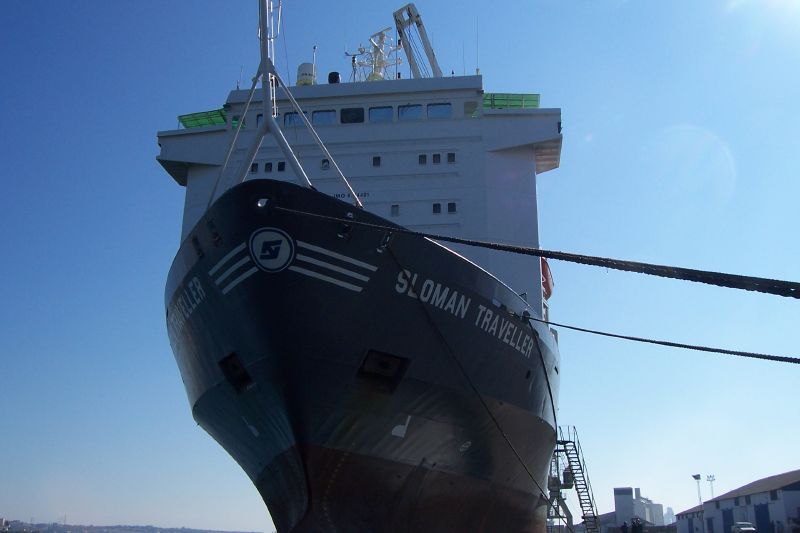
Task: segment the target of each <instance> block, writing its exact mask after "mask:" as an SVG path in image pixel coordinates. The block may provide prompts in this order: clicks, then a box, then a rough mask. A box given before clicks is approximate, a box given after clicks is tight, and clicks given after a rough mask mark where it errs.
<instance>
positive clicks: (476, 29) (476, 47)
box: [475, 16, 481, 74]
mask: <svg viewBox="0 0 800 533" xmlns="http://www.w3.org/2000/svg"><path fill="white" fill-rule="evenodd" d="M479 21H480V19H479V18H478V17H477V16H476V17H475V74H480V73H481V69H480V67H479V66H478V65H479V63H478V39H479V37H480V33H479V32H478V28H479V25H478V24H479Z"/></svg>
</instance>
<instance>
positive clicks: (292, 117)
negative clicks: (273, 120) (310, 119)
mask: <svg viewBox="0 0 800 533" xmlns="http://www.w3.org/2000/svg"><path fill="white" fill-rule="evenodd" d="M283 125H284V126H302V125H303V119H302V118H300V115H299V114H298V113H294V112H292V113H286V114H285V115H283Z"/></svg>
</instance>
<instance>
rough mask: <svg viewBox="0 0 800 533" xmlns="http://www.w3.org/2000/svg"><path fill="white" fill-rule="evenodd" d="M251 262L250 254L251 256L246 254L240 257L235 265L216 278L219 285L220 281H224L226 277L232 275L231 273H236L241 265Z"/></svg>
mask: <svg viewBox="0 0 800 533" xmlns="http://www.w3.org/2000/svg"><path fill="white" fill-rule="evenodd" d="M249 262H250V256H249V255H246V256H244V257H243V258H241V259H239V260H238V261H236V262H235V263H234V264H233V266H232V267H230V268H229V269H228V270H226V271H225V272H223V273H222V275H221V276H220V277H218V278H217V279H216V283H217V285H219V284H220V283H222V282H223V281H225V278H227V277H228V276H230V275H231V274H233V273H234V271H236V269H238V268H239V267H240V266H242V265H244V264H245V263H249Z"/></svg>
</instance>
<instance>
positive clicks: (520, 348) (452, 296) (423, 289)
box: [394, 270, 536, 358]
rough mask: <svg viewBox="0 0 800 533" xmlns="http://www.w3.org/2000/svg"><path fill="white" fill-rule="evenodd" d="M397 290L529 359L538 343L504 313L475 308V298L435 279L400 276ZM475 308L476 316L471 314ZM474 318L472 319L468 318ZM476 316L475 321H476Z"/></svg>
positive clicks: (411, 274) (402, 274) (395, 287)
mask: <svg viewBox="0 0 800 533" xmlns="http://www.w3.org/2000/svg"><path fill="white" fill-rule="evenodd" d="M394 290H395V291H397V293H398V294H405V295H406V296H408V297H409V298H414V299H415V300H419V301H421V302H423V303H425V304H428V305H430V306H432V307H436V308H437V309H441V310H442V311H446V312H448V313H450V314H452V315H453V316H455V317H457V318H460V319H462V320H466V321H468V322H470V323H472V324H473V325H474V326H475V327H476V328H478V329H480V330H481V331H483V332H485V333H487V334H488V335H491V336H492V337H494V338H496V339H497V340H499V341H500V342H502V343H504V344H507V345H508V346H509V347H511V348H513V349H514V350H516V351H517V352H519V353H521V354H522V355H523V356H525V357H526V358H530V356H531V352H532V351H533V347H534V342H536V341H535V340H534V339H533V337H532V336H531V335H529V334H528V333H527V332H526V331H525V330H524V329H523V328H520V327H519V326H517V325H515V324H514V323H513V322H512V321H511V320H510V319H508V318H506V317H505V316H504V315H503V314H502V313H501V312H500V311H494V310H492V309H490V308H489V307H486V306H484V305H481V304H478V305H477V306H471V305H470V304H471V303H472V299H471V298H470V297H469V296H466V295H465V294H462V293H460V292H459V291H457V290H455V289H453V288H451V287H448V286H447V285H443V284H441V283H439V282H437V281H434V280H432V279H427V278H425V279H424V280H423V279H422V278H420V277H419V275H418V274H416V273H414V272H411V271H409V270H401V271H400V272H399V273H398V274H397V283H396V284H395V286H394ZM470 309H472V313H471V314H470V313H469V311H470ZM468 314H469V315H470V316H469V317H468V316H467V315H468ZM473 315H474V318H473Z"/></svg>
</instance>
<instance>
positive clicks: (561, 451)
mask: <svg viewBox="0 0 800 533" xmlns="http://www.w3.org/2000/svg"><path fill="white" fill-rule="evenodd" d="M558 434H559V438H558V440H557V441H556V449H555V452H554V453H553V461H552V463H551V480H552V482H556V480H558V485H559V488H574V489H575V492H576V493H577V495H578V503H579V504H580V507H581V513H582V518H583V524H584V527H585V528H586V533H600V526H599V524H598V521H597V506H596V504H595V501H594V494H593V493H592V485H591V483H590V482H589V473H588V472H587V470H586V459H585V458H584V456H583V451H582V450H581V443H580V440H579V439H578V431H577V430H576V429H575V427H574V426H566V427H562V426H559V428H558ZM559 455H563V457H564V458H565V459H566V461H565V462H566V467H565V468H564V471H563V480H562V478H561V475H560V474H561V469H560V466H561V461H560V460H559V457H558V456H559ZM554 468H555V471H553V469H554ZM554 478H555V479H554ZM551 494H552V488H551ZM552 499H553V498H551V500H552ZM570 518H571V517H570Z"/></svg>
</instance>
